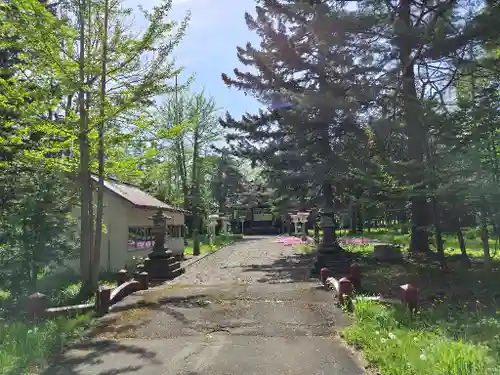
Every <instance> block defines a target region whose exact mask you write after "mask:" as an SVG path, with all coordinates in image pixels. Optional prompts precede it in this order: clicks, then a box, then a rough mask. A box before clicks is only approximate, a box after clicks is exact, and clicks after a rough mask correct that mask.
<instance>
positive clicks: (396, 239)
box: [344, 228, 499, 258]
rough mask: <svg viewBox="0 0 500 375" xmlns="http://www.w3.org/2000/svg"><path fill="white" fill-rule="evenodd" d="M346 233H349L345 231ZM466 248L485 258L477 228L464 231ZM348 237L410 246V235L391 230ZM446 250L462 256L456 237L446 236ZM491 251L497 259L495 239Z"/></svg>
mask: <svg viewBox="0 0 500 375" xmlns="http://www.w3.org/2000/svg"><path fill="white" fill-rule="evenodd" d="M344 233H347V232H346V231H344ZM463 234H464V240H465V247H466V249H467V254H468V255H469V256H470V257H472V258H480V257H482V256H483V245H482V241H481V238H480V235H479V232H478V229H477V228H465V229H463ZM347 237H365V238H373V239H377V240H379V241H381V242H388V243H394V244H398V245H401V246H402V247H403V250H407V248H408V246H409V244H410V234H409V233H408V234H402V233H400V232H399V231H396V230H394V229H390V228H375V229H372V230H371V231H370V232H368V231H364V232H363V234H356V235H347ZM443 240H444V248H445V254H446V255H455V254H460V245H459V243H458V239H457V237H456V236H455V235H449V234H444V235H443ZM489 244H490V249H491V250H490V251H491V254H492V256H493V257H495V255H496V253H497V250H498V248H499V244H498V243H497V240H496V239H495V238H490V239H489ZM431 248H434V249H435V248H436V245H435V243H434V242H432V243H431Z"/></svg>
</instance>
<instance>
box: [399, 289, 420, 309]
mask: <svg viewBox="0 0 500 375" xmlns="http://www.w3.org/2000/svg"><path fill="white" fill-rule="evenodd" d="M399 289H400V298H401V302H402V303H403V304H404V305H405V306H407V307H408V310H410V312H411V313H415V312H417V309H418V289H417V288H415V287H414V286H413V285H411V284H405V285H401V286H400V287H399Z"/></svg>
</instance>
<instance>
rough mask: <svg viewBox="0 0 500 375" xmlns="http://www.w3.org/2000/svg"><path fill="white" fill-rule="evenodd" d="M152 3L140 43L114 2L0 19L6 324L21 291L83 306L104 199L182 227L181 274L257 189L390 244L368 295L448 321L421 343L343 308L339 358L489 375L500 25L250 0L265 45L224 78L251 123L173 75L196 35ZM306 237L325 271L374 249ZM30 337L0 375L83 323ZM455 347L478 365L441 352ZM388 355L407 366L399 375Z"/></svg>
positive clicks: (484, 13)
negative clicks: (118, 196) (169, 212)
mask: <svg viewBox="0 0 500 375" xmlns="http://www.w3.org/2000/svg"><path fill="white" fill-rule="evenodd" d="M353 3H355V4H353ZM157 4H158V5H155V6H153V7H151V9H149V10H145V9H142V10H141V12H142V17H144V19H145V20H146V21H147V28H145V29H144V30H139V31H137V30H136V29H135V28H134V23H133V17H132V13H133V12H136V11H137V10H134V11H133V10H132V9H128V8H126V7H125V6H124V4H123V1H121V0H60V1H50V0H40V1H38V0H9V1H6V2H2V4H1V5H0V36H1V38H0V168H1V171H0V172H1V173H0V181H1V183H0V190H1V192H0V201H1V205H0V236H1V241H0V309H1V312H2V314H1V316H2V319H5V320H6V321H10V320H11V319H12V318H11V317H9V313H10V312H11V311H12V309H13V308H14V307H16V306H18V305H19V303H21V301H22V299H23V298H24V297H26V296H27V295H28V294H30V293H32V292H35V291H40V290H42V289H46V290H52V291H54V290H57V292H54V293H53V295H51V298H53V299H54V301H56V300H60V301H62V300H68V299H74V298H76V299H80V300H81V299H82V298H88V296H91V295H92V294H93V293H94V292H95V290H97V288H98V287H99V285H100V282H102V280H103V278H105V277H104V276H103V275H102V274H101V272H100V267H99V264H98V261H97V263H96V261H95V260H96V259H99V258H100V256H99V254H100V251H101V249H100V244H101V238H102V236H103V233H105V231H106V227H105V226H104V225H103V194H104V193H103V191H104V180H105V179H106V178H113V179H116V180H119V181H122V182H125V183H130V184H135V185H137V186H140V187H141V188H142V189H143V190H144V191H147V192H149V193H150V194H152V195H154V196H155V197H156V198H158V199H159V200H161V201H164V202H167V203H169V204H172V205H174V206H178V207H182V208H184V209H186V210H188V211H189V212H191V216H190V217H189V218H188V220H187V226H188V236H189V237H190V241H192V246H193V251H194V253H199V250H200V246H202V243H201V242H200V241H201V239H200V238H201V236H200V234H203V232H204V231H205V230H206V229H205V228H206V218H207V216H208V215H210V214H211V213H213V212H225V211H227V207H228V205H230V204H231V202H234V201H235V200H236V197H238V195H239V194H241V193H242V192H243V191H247V190H248V189H249V186H250V185H252V184H256V183H258V184H260V185H262V186H265V188H266V191H267V192H269V194H268V204H269V206H270V207H272V211H273V213H274V214H275V215H276V216H279V215H282V217H286V216H287V214H288V212H289V211H290V210H292V209H298V210H310V211H312V212H318V210H319V211H320V212H321V213H322V215H330V216H331V218H332V219H333V221H334V222H335V223H336V225H337V229H339V227H340V224H341V222H342V221H346V223H347V224H348V226H349V231H350V237H360V236H364V237H368V238H379V239H382V240H384V241H386V242H396V243H398V244H400V245H402V246H403V247H404V250H405V252H406V251H407V253H408V254H409V256H410V258H412V259H413V263H410V265H409V266H407V267H405V268H404V270H401V269H400V268H397V267H396V266H394V265H389V266H387V265H386V266H380V267H379V266H377V267H375V266H370V265H369V266H368V267H369V268H374V269H373V270H372V271H373V272H372V273H370V274H368V275H367V280H368V281H367V282H368V283H369V284H373V285H372V287H373V288H372V289H373V290H372V291H373V292H385V290H383V288H382V289H380V288H381V287H382V286H383V285H385V284H386V283H387V278H389V277H390V278H391V280H392V279H394V278H396V279H398V278H399V279H406V280H407V279H408V278H409V277H410V278H412V280H417V281H413V282H421V283H424V281H423V280H420V279H419V278H418V276H419V275H420V276H422V274H425V272H427V271H428V272H429V273H428V274H425V275H426V276H425V277H427V279H428V280H427V281H428V283H427V284H425V288H427V290H428V294H429V298H427V299H426V302H425V303H428V304H429V306H430V305H431V304H432V306H434V304H435V303H436V299H435V296H436V294H438V295H441V297H439V298H438V300H442V299H443V298H448V297H449V299H450V300H453V302H452V303H451V302H450V303H451V304H447V305H446V306H444V307H443V311H444V312H441V311H440V314H441V313H442V314H441V315H439V316H438V317H436V316H435V311H437V310H438V309H436V310H434V313H433V314H434V315H432V316H431V315H429V317H426V318H425V319H424V318H422V321H420V322H414V321H412V322H408V321H406V320H404V322H405V323H402V322H401V321H400V320H398V319H399V317H398V315H397V313H398V312H397V311H393V310H392V309H386V308H385V307H384V308H381V307H380V306H378V305H377V306H375V305H374V304H371V303H369V302H363V303H360V304H359V305H358V307H356V308H355V312H354V320H355V321H356V324H357V326H356V325H355V326H354V328H352V329H350V330H349V331H347V332H346V339H347V341H348V342H350V343H351V344H353V345H355V346H359V347H362V348H363V349H364V350H365V352H366V353H367V356H368V357H369V359H371V361H372V362H374V363H375V364H376V365H377V366H379V367H380V368H381V369H382V370H383V371H382V373H383V374H384V375H393V374H394V375H396V374H419V375H420V374H428V372H425V369H426V368H429V363H428V362H425V358H426V356H425V355H424V354H423V352H422V351H421V350H420V349H422V350H423V348H425V347H426V346H429V345H435V347H436V348H438V349H439V350H441V349H442V352H440V351H439V350H437V349H436V350H437V351H436V352H439V353H444V354H442V355H441V356H439V355H436V356H435V357H434V359H433V361H434V362H432V365H435V366H437V367H436V368H438V369H439V371H440V372H433V374H442V375H445V374H447V375H448V374H463V375H471V374H478V375H479V374H498V373H500V370H499V368H500V367H499V366H500V365H499V364H500V359H499V358H498V352H499V350H500V321H499V320H498V305H497V299H498V292H497V289H498V286H497V285H498V277H499V274H498V270H499V267H498V264H497V259H496V256H497V248H498V246H499V245H500V241H499V238H500V183H499V179H500V145H498V144H497V141H498V142H499V143H500V114H499V111H498V108H499V104H500V95H499V88H500V29H498V27H497V25H496V22H498V21H497V20H498V19H500V4H499V3H498V2H496V1H491V0H489V1H488V0H486V1H474V0H432V1H417V0H400V1H392V0H361V1H357V2H350V1H333V0H325V1H314V0H310V1H306V0H303V1H299V0H255V13H247V14H245V15H244V17H245V21H246V23H247V25H248V28H249V30H250V31H252V32H253V33H255V34H257V35H258V36H259V38H260V43H259V45H252V44H250V43H248V44H246V45H244V46H239V47H237V55H238V59H239V61H240V63H241V64H240V66H239V67H235V69H234V71H233V72H223V73H222V80H223V81H224V83H225V84H226V85H228V86H229V87H231V88H233V89H235V90H240V91H243V92H244V93H245V94H247V95H251V96H253V97H255V98H256V99H257V100H258V101H259V102H260V103H262V106H263V108H265V109H262V110H261V111H260V112H258V113H246V114H245V115H244V116H242V117H241V118H236V117H235V116H234V115H232V114H231V113H230V112H227V113H226V114H225V115H223V114H222V115H221V112H220V109H219V107H218V105H217V98H214V97H212V96H210V95H208V94H207V93H206V92H204V91H201V92H195V91H194V90H193V89H192V81H193V79H194V78H192V79H189V80H187V81H186V82H180V81H179V79H178V77H179V75H180V73H181V72H182V69H183V68H182V66H178V65H177V64H176V62H175V59H174V58H173V56H174V52H175V50H176V48H177V47H178V46H179V45H180V43H182V39H183V37H184V35H185V34H186V33H187V32H188V30H189V23H190V15H189V13H188V14H186V16H185V18H184V19H183V20H182V21H181V22H174V21H172V19H171V17H170V13H171V8H172V0H162V1H158V2H157ZM242 17H243V15H242ZM234 47H235V46H228V48H234ZM252 174H253V175H255V176H254V177H250V176H251V175H252ZM93 175H94V176H97V178H98V183H97V184H96V185H95V186H94V184H93V183H92V176H93ZM93 190H95V191H96V192H97V193H96V194H94V193H93ZM75 206H78V207H79V210H80V212H79V222H78V223H76V222H75V220H74V218H73V217H72V216H71V212H72V210H73V208H74V207H75ZM346 215H347V217H348V220H343V219H342V217H343V216H346ZM317 216H318V215H311V219H310V220H311V225H312V226H314V225H316V223H315V220H316V218H317ZM318 233H319V228H318ZM322 235H323V238H322V241H324V242H328V243H330V244H331V245H332V246H334V247H335V248H336V249H337V251H338V252H339V253H340V252H343V251H347V252H354V253H359V254H361V255H362V254H363V253H366V252H367V250H370V249H368V247H369V245H363V244H362V245H356V244H354V245H349V244H346V242H345V241H342V238H341V239H339V237H340V233H339V231H338V230H337V231H333V232H328V233H326V232H323V233H322ZM190 245H191V244H190ZM304 251H309V250H304ZM75 254H76V255H78V256H79V258H80V262H81V263H80V276H72V277H75V279H74V280H73V281H72V283H70V284H69V285H70V286H69V287H68V282H67V281H68V280H66V284H65V286H61V284H57V283H56V281H54V278H53V277H51V272H52V271H53V268H54V266H55V265H58V264H60V263H61V262H63V261H64V260H65V259H67V258H69V257H72V256H73V257H74V256H75ZM91 260H93V261H91ZM398 267H399V266H398ZM408 275H410V276H408ZM58 282H59V281H58ZM391 282H392V281H391ZM395 282H396V281H394V283H395ZM406 282H408V281H406ZM401 284H403V282H401ZM478 285H479V286H478ZM64 288H66V289H64ZM59 289H61V290H62V292H60V291H59ZM439 293H441V294H439ZM431 295H432V296H431ZM469 302H470V303H471V305H470V306H468V307H467V308H465V310H464V309H462V307H464V306H465V305H464V304H467V303H469ZM425 303H424V304H425ZM457 306H460V308H461V310H460V314H461V315H457V314H459V313H458V312H457ZM471 309H472V310H471ZM464 311H465V312H464ZM471 311H472V312H471ZM483 312H484V314H486V312H487V313H488V314H489V315H484V314H483ZM479 313H481V314H479ZM360 314H361V315H360ZM363 314H364V315H363ZM443 314H444V315H443ZM450 314H451V315H450ZM467 314H470V315H471V316H472V317H473V318H471V319H472V320H465V319H466V318H464V316H465V315H467ZM360 316H361V318H363V317H364V318H365V320H363V319H361V318H360ZM457 316H458V317H457ZM381 319H385V320H384V322H385V323H381ZM405 319H406V318H405ZM467 319H469V318H467ZM431 320H432V324H431V323H429V321H431ZM447 321H448V323H447V324H446V326H445V325H444V322H447ZM436 322H440V323H439V324H438V323H436ZM450 322H452V323H453V326H452V324H451V323H450ZM43 324H45V325H44V326H43V327H44V328H43V329H40V332H42V331H43V335H44V336H43V338H42V337H41V336H40V337H37V339H36V341H37V345H36V348H31V349H27V348H21V349H19V348H17V347H16V348H14V347H13V346H10V347H8V348H7V347H5V348H2V349H0V367H1V368H5V369H7V370H5V371H4V372H2V371H0V373H1V374H4V373H5V374H15V373H19V372H15V371H16V370H18V369H19V368H20V367H22V366H31V365H32V364H33V363H37V361H40V360H41V358H45V357H46V356H47V355H48V350H49V348H50V349H51V350H52V348H54V347H58V346H60V345H63V344H64V343H65V340H69V337H70V336H71V335H74V332H75V331H78V330H79V329H83V328H81V327H83V326H85V325H87V324H89V321H88V318H87V317H79V318H78V319H77V320H76V321H75V320H74V319H69V320H65V321H64V323H60V322H57V323H56V322H55V321H49V322H45V323H43ZM380 324H382V325H383V324H386V326H383V327H382V328H380V327H379V325H380ZM80 326H81V327H80ZM61 327H63V328H61ZM429 327H431V328H429ZM393 329H394V330H397V331H398V335H399V334H400V333H401V334H404V335H406V336H405V340H406V341H404V345H406V351H405V350H401V346H399V347H398V346H397V345H394V346H390V345H388V344H387V345H386V344H382V345H381V344H380V343H378V341H377V340H375V341H376V342H377V343H378V344H374V342H375V341H374V340H373V335H374V332H382V331H384V330H385V331H384V332H385V333H386V334H388V333H391V334H392V330H393ZM438 330H441V331H445V333H443V335H441V334H438V333H437V331H438ZM29 331H32V328H31V326H29V325H26V324H24V323H19V322H14V323H12V324H10V323H9V324H5V325H4V326H2V327H0V337H2V342H7V341H9V340H10V341H11V342H14V341H16V340H17V342H24V343H31V341H30V340H29V339H27V338H26V337H27V336H28V333H27V332H29ZM472 331H474V332H473V333H474V335H476V336H474V335H473V333H472ZM54 332H57V335H56V336H57V337H58V342H53V341H50V340H53V338H54ZM78 332H79V331H78ZM369 332H371V333H369ZM421 332H424V333H422V334H421ZM467 335H469V336H472V337H477V340H476V339H474V340H476V341H474V344H470V346H467V345H466V344H464V343H463V342H462V341H460V340H456V338H461V337H463V336H464V337H465V336H467ZM442 336H446V337H448V338H447V339H446V340H445V339H443V338H442ZM4 337H10V339H6V340H4V339H3V338H4ZM449 337H454V338H455V341H453V343H454V344H453V345H455V343H456V345H455V346H453V345H451V344H450V341H447V340H452V339H449ZM414 339H415V340H414ZM44 340H46V341H44ZM384 340H385V339H384ZM412 340H414V341H415V342H416V341H417V340H421V341H422V343H421V345H420V346H417V347H411V345H410V344H412V343H413V341H412ZM476 344H477V346H475V345H476ZM26 345H32V344H26ZM445 347H446V348H447V349H446V350H448V352H446V353H445V352H444V351H445V349H443V348H445ZM398 348H399V349H398ZM384 350H390V351H391V353H393V354H394V355H393V359H392V362H391V361H386V360H385V359H381V357H382V354H381V353H383V352H384ZM28 352H29V353H31V354H29V355H28V354H19V353H28ZM492 352H493V353H495V352H496V354H491V353H492ZM4 353H7V354H4ZM9 353H10V354H9ZM12 353H14V354H12ZM16 353H17V354H16ZM402 353H407V354H408V353H411V355H414V356H415V358H416V360H415V361H416V362H415V363H416V364H415V363H414V362H412V361H410V362H408V363H410V364H409V365H408V366H410V367H411V366H413V365H414V364H415V366H414V367H413V368H411V369H408V370H407V371H406V372H401V371H402V370H401V369H402V368H403V367H404V366H407V363H406V362H407V361H408V358H407V357H406V356H403V354H402ZM408 355H409V354H408ZM428 355H430V352H429V354H428ZM422 356H423V357H422ZM422 358H424V359H422ZM460 358H465V359H463V360H462V359H460ZM419 360H420V362H419ZM429 361H430V359H429Z"/></svg>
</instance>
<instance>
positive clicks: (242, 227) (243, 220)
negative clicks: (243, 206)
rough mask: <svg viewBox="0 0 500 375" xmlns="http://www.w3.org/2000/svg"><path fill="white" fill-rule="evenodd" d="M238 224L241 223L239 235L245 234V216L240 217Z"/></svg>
mask: <svg viewBox="0 0 500 375" xmlns="http://www.w3.org/2000/svg"><path fill="white" fill-rule="evenodd" d="M239 219H240V223H241V234H242V235H243V234H244V233H245V220H246V219H247V217H246V216H240V217H239Z"/></svg>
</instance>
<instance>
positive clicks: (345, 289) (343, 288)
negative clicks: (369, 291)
mask: <svg viewBox="0 0 500 375" xmlns="http://www.w3.org/2000/svg"><path fill="white" fill-rule="evenodd" d="M352 291H353V287H352V283H351V281H350V280H349V279H348V278H346V277H343V278H341V279H340V280H339V295H338V298H339V302H340V303H341V304H343V303H344V298H345V297H347V298H351V297H352Z"/></svg>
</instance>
